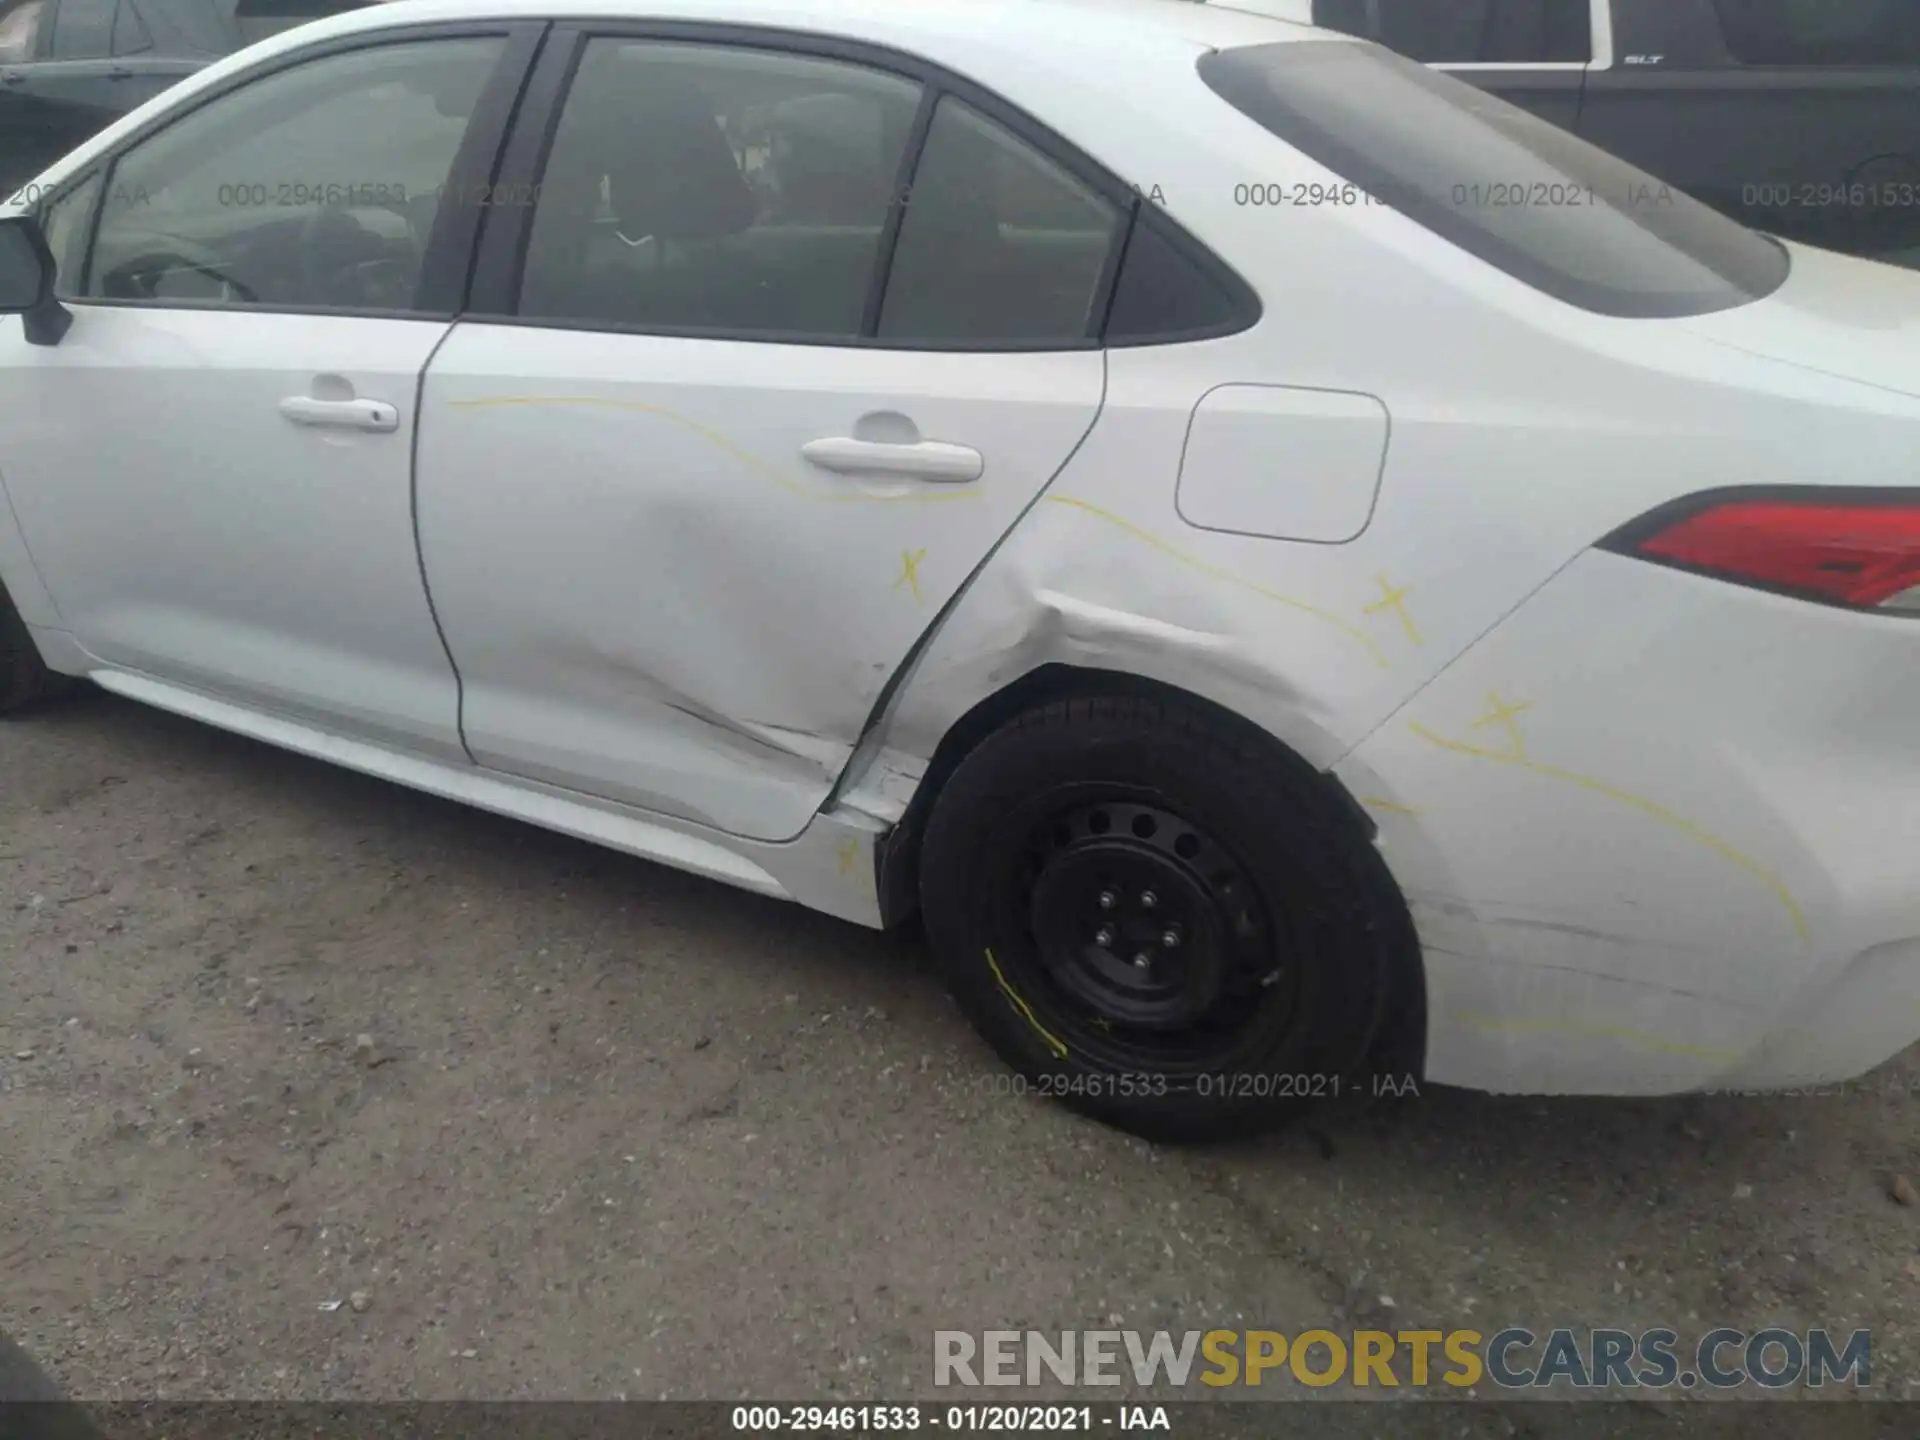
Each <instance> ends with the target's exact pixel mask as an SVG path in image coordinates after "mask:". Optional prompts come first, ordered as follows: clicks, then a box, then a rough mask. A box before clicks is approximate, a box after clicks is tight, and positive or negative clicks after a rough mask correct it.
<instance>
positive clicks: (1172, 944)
mask: <svg viewBox="0 0 1920 1440" xmlns="http://www.w3.org/2000/svg"><path fill="white" fill-rule="evenodd" d="M1160 943H1161V944H1162V945H1164V946H1165V947H1166V948H1167V949H1169V950H1178V949H1179V948H1180V932H1179V931H1178V930H1174V929H1167V930H1162V931H1161V932H1160Z"/></svg>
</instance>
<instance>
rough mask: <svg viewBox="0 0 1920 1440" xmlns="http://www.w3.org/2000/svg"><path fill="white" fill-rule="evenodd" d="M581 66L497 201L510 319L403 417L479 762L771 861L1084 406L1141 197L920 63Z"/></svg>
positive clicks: (708, 55) (463, 336)
mask: <svg viewBox="0 0 1920 1440" xmlns="http://www.w3.org/2000/svg"><path fill="white" fill-rule="evenodd" d="M572 43H577V44H579V45H580V46H581V47H582V49H583V53H582V54H581V56H580V60H579V68H578V72H577V75H576V76H575V78H574V80H573V81H572V84H571V88H570V89H569V90H568V92H567V95H566V97H565V100H564V103H563V104H562V105H561V111H560V116H559V121H558V127H557V129H556V130H555V132H554V138H553V142H552V148H551V153H550V158H549V160H548V161H547V164H546V168H545V170H544V172H543V173H541V174H540V175H539V177H538V179H537V181H532V182H530V183H525V184H519V183H508V184H506V185H504V186H502V187H500V188H499V189H498V190H497V191H496V193H495V195H494V196H493V197H492V198H493V200H494V202H495V203H494V207H493V209H492V210H491V212H490V218H489V221H488V235H487V239H486V241H485V244H484V246H483V251H482V261H481V269H480V277H481V278H480V280H479V282H478V284H479V287H480V289H481V290H482V291H485V290H487V289H489V288H490V287H494V286H498V287H499V288H498V291H497V294H496V302H495V308H496V310H497V311H498V312H499V313H498V314H497V316H496V317H495V318H491V319H483V318H469V319H466V320H463V322H462V323H461V324H460V325H458V326H457V327H456V328H455V330H454V332H453V334H452V335H451V336H450V337H449V338H448V341H447V343H446V345H445V346H443V347H442V348H441V349H440V350H439V351H438V352H437V353H436V355H435V357H434V361H433V364H432V366H431V367H430V368H429V370H428V373H427V380H426V386H425V391H424V399H423V406H422V417H421V453H420V534H421V545H422V555H423V558H424V561H425V566H426V572H427V578H428V582H429V584H430V586H431V587H432V591H433V595H434V601H435V607H436V613H437V614H438V616H439V618H440V621H441V624H442V626H443V629H444V631H445V634H446V638H447V643H448V647H449V649H450V650H451V652H452V655H453V658H454V661H455V663H456V665H457V666H458V667H459V670H460V674H461V678H462V683H463V710H462V721H463V732H464V736H465V739H466V742H467V744H468V746H469V748H470V749H471V751H472V753H473V755H474V756H475V758H476V759H477V760H478V761H479V762H480V763H481V764H483V765H487V766H490V767H494V768H497V769H499V770H501V771H505V772H509V773H512V774H515V775H519V776H524V777H529V778H533V779H537V780H541V781H545V782H548V783H554V784H559V785H565V786H569V787H572V788H575V789H579V790H583V791H588V792H591V793H594V794H596V795H599V796H601V797H604V798H608V799H612V800H615V801H618V802H622V803H625V804H628V805H631V806H635V807H639V808H643V809H649V810H655V811H661V812H666V813H670V814H673V815H676V816H679V817H682V818H687V819H693V820H696V821H700V822H703V823H706V824H709V825H712V826H714V827H716V828H719V829H723V830H726V831H729V832H732V833H735V834H740V835H746V836H752V837H755V838H761V839H786V838H790V837H792V836H794V835H796V834H797V833H799V832H800V831H801V830H802V829H803V828H804V827H805V826H806V824H807V822H808V820H809V818H810V817H811V816H812V814H813V813H814V811H815V810H816V808H817V807H818V806H819V804H820V803H821V801H822V800H823V799H824V798H825V796H826V795H827V793H828V792H829V790H830V788H831V786H832V784H833V782H834V780H835V778H836V776H837V775H838V773H839V770H840V768H841V766H842V764H843V763H844V761H845V760H846V758H847V756H848V754H849V753H850V751H851V749H852V747H853V745H854V743H855V742H856V740H857V739H858V737H859V734H860V731H861V728H862V725H863V723H864V721H865V720H866V718H867V716H868V714H869V712H870V711H871V710H872V708H873V706H874V703H875V701H876V699H877V698H878V697H879V695H880V694H881V691H882V689H883V687H884V686H885V685H886V683H887V681H888V679H889V677H890V676H892V675H893V674H894V672H895V671H896V670H897V669H898V668H899V666H900V665H901V663H902V661H903V659H904V658H905V657H906V655H907V654H908V652H909V650H910V649H911V648H912V646H913V644H914V642H915V641H916V639H917V638H918V637H919V636H920V635H921V634H922V633H923V632H925V631H926V630H927V629H928V627H929V626H930V624H931V623H932V622H933V620H934V618H935V617H936V615H937V614H938V613H939V611H940V609H941V607H942V605H944V604H945V603H946V602H947V600H948V599H949V598H951V597H952V596H953V595H954V594H955V593H956V592H957V591H958V589H959V588H960V587H961V586H962V584H963V583H964V582H965V581H966V580H967V578H968V577H969V575H970V574H971V573H972V572H973V570H974V569H975V567H976V566H978V565H979V564H980V562H981V561H982V560H983V559H984V558H985V557H986V556H987V555H988V553H989V552H990V551H991V550H992V548H993V547H994V545H995V543H996V542H997V541H998V540H999V539H1000V538H1001V537H1002V536H1003V535H1004V534H1005V533H1006V532H1007V530H1008V529H1009V528H1010V527H1011V526H1012V524H1013V523H1014V521H1015V520H1016V519H1017V518H1018V516H1019V515H1020V514H1021V512H1022V511H1023V509H1024V508H1025V507H1026V506H1027V505H1028V504H1030V503H1031V502H1032V501H1033V500H1034V499H1035V497H1036V496H1037V495H1038V494H1039V492H1040V491H1041V489H1042V488H1043V487H1044V486H1045V485H1046V484H1047V482H1048V481H1049V480H1050V479H1051V478H1052V476H1053V475H1054V474H1055V473H1056V472H1057V471H1058V470H1059V469H1060V467H1061V466H1062V465H1063V464H1064V463H1065V462H1066V460H1067V458H1068V457H1069V456H1070V455H1071V454H1072V452H1073V450H1074V448H1075V446H1076V445H1077V444H1078V443H1079V441H1080V440H1081V439H1082V437H1084V436H1085V435H1086V433H1087V431H1088V430H1089V428H1090V427H1091V426H1092V424H1093V422H1094V420H1095V418H1096V416H1097V415H1098V413H1099V410H1100V404H1101V394H1102V385H1103V377H1104V364H1103V359H1102V355H1101V352H1100V350H1099V348H1098V341H1097V339H1096V338H1095V337H1096V336H1097V334H1098V326H1099V320H1100V314H1099V310H1100V307H1101V296H1102V295H1103V293H1104V292H1105V289H1106V287H1107V284H1108V275H1109V270H1110V265H1111V261H1112V258H1113V255H1114V253H1115V251H1116V247H1117V243H1118V236H1119V235H1120V233H1121V231H1122V229H1123V226H1124V221H1125V218H1126V215H1127V213H1128V206H1127V204H1126V202H1125V198H1124V197H1123V196H1122V195H1121V194H1120V193H1119V192H1117V191H1116V190H1115V189H1114V188H1113V187H1112V186H1111V183H1110V182H1102V181H1095V182H1092V183H1089V182H1088V181H1086V180H1083V179H1082V178H1080V177H1079V175H1078V174H1077V173H1076V170H1075V168H1074V165H1075V162H1074V160H1073V158H1072V157H1066V156H1064V155H1063V152H1062V151H1061V149H1060V147H1059V146H1058V145H1057V142H1054V141H1052V140H1051V139H1049V138H1047V137H1044V136H1033V135H1028V134H1023V133H1021V127H1020V122H1019V121H1018V120H1017V118H1016V117H1011V116H1009V115H1007V114H1006V113H1004V112H1003V111H1001V110H1000V109H999V107H998V106H997V105H996V104H995V103H994V102H993V101H992V100H991V99H990V97H984V96H978V95H970V96H967V97H965V98H963V96H962V95H959V94H953V93H946V92H945V91H943V90H942V88H941V84H940V82H938V81H937V80H936V79H933V78H930V77H929V76H927V75H924V74H922V73H919V72H918V71H916V70H915V69H914V68H913V67H912V66H910V65H908V64H907V63H906V62H899V63H898V65H897V66H896V65H894V64H893V62H888V61H876V62H874V63H867V62H866V61H865V60H863V59H848V58H845V57H846V52H845V51H844V50H842V51H840V52H839V55H840V58H832V56H831V55H830V54H825V53H822V54H814V53H804V52H803V50H799V49H790V48H774V47H773V44H772V42H769V44H768V45H767V46H764V47H762V46H756V45H746V44H741V45H718V44H694V43H679V42H669V41H664V40H652V39H647V38H645V37H642V36H626V37H623V36H617V35H607V34H603V35H595V36H590V37H588V36H583V37H580V38H579V39H578V40H576V41H574V42H572ZM782 43H783V44H789V43H790V44H794V45H798V44H799V43H800V42H782ZM569 50H570V45H567V44H561V43H560V42H559V39H558V38H556V40H555V42H554V43H552V44H550V46H549V60H550V62H551V63H552V64H553V65H554V66H555V67H564V66H565V65H566V64H567V63H569V61H570V58H571V57H570V54H569ZM547 63H549V62H548V61H543V65H544V64H547ZM555 73H556V74H564V73H565V71H564V69H558V68H557V69H556V71H555ZM541 85H542V80H541V79H540V78H539V77H536V79H535V80H534V81H533V82H532V86H531V88H530V93H538V92H539V89H540V87H541ZM556 88H557V87H556ZM540 123H541V122H540V117H539V116H538V115H537V114H536V115H535V116H533V117H531V118H530V119H529V120H527V121H526V122H525V124H524V127H523V128H524V129H525V130H526V132H527V133H528V136H529V149H531V148H532V141H533V140H534V139H537V137H538V135H539V134H540V133H541V131H540V129H539V126H540ZM922 136H924V138H921V137H922ZM519 146H520V141H519V140H516V142H515V147H516V150H518V148H519ZM512 153H513V152H510V154H512ZM510 163H511V165H512V166H513V167H514V168H512V169H510V172H509V173H510V174H521V175H528V176H531V175H532V174H533V173H534V172H533V171H532V170H531V169H530V168H526V169H521V168H518V167H519V166H520V165H521V163H522V161H521V159H520V158H519V157H517V156H516V157H515V158H514V159H513V160H512V161H511V162H510ZM528 163H529V164H530V162H528ZM1096 185H1099V186H1101V187H1102V188H1100V189H1096V188H1095V186H1096ZM523 252H524V263H521V261H520V259H519V257H520V256H521V254H522V253H523ZM883 280H884V284H883V283H882V282H883ZM480 305H481V301H480V297H478V296H476V309H479V308H480Z"/></svg>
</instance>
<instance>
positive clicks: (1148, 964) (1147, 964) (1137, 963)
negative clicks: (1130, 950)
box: [1133, 950, 1153, 970]
mask: <svg viewBox="0 0 1920 1440" xmlns="http://www.w3.org/2000/svg"><path fill="white" fill-rule="evenodd" d="M1152 965H1153V960H1152V958H1151V957H1150V956H1149V955H1148V954H1147V952H1146V951H1144V950H1142V951H1141V952H1140V953H1139V954H1138V955H1136V956H1134V957H1133V966H1134V969H1136V970H1147V969H1150V968H1152Z"/></svg>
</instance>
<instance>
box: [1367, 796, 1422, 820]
mask: <svg viewBox="0 0 1920 1440" xmlns="http://www.w3.org/2000/svg"><path fill="white" fill-rule="evenodd" d="M1360 803H1361V804H1362V805H1365V806H1367V807H1368V808H1369V809H1373V810H1385V811H1388V812H1389V813H1391V814H1394V815H1418V814H1419V813H1420V812H1419V811H1418V810H1416V809H1414V808H1413V807H1412V806H1411V805H1398V804H1395V803H1394V802H1393V801H1391V800H1382V799H1381V798H1380V797H1379V796H1377V795H1365V796H1362V797H1361V800H1360Z"/></svg>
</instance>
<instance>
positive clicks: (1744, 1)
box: [1716, 0, 1920, 65]
mask: <svg viewBox="0 0 1920 1440" xmlns="http://www.w3.org/2000/svg"><path fill="white" fill-rule="evenodd" d="M1716 3H1717V4H1718V6H1719V9H1720V24H1721V27H1722V28H1723V29H1724V30H1725V31H1726V37H1727V49H1728V50H1730V51H1732V52H1733V56H1734V58H1735V59H1736V60H1739V61H1740V62H1741V63H1743V64H1746V65H1920V4H1916V3H1915V0H1716Z"/></svg>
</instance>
